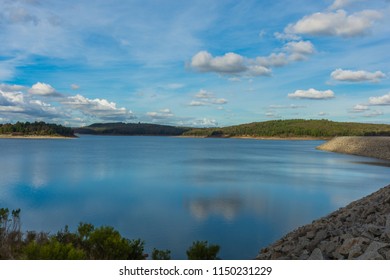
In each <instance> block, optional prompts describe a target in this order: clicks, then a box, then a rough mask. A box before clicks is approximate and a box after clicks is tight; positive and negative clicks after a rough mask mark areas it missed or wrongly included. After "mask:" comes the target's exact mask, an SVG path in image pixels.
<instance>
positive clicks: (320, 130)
mask: <svg viewBox="0 0 390 280" xmlns="http://www.w3.org/2000/svg"><path fill="white" fill-rule="evenodd" d="M184 135H187V136H203V137H245V136H247V137H282V138H283V137H286V138H287V137H316V138H330V137H335V136H390V125H385V124H366V123H351V122H333V121H328V120H301V119H296V120H274V121H266V122H255V123H249V124H242V125H236V126H229V127H223V128H204V129H192V130H190V131H187V132H185V133H184Z"/></svg>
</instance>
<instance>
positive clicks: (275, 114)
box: [265, 112, 280, 118]
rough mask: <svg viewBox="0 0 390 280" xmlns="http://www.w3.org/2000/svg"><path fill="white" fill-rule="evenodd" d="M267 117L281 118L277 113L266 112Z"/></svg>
mask: <svg viewBox="0 0 390 280" xmlns="http://www.w3.org/2000/svg"><path fill="white" fill-rule="evenodd" d="M265 116H266V117H267V118H280V116H279V115H278V114H277V113H276V112H266V113H265Z"/></svg>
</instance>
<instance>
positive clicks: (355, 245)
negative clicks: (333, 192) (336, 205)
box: [256, 137, 390, 260]
mask: <svg viewBox="0 0 390 280" xmlns="http://www.w3.org/2000/svg"><path fill="white" fill-rule="evenodd" d="M318 149H321V150H326V151H331V152H339V153H346V154H354V155H360V156H368V157H375V158H379V159H385V160H390V137H337V138H334V139H332V140H330V141H328V142H326V143H325V144H323V145H321V146H319V147H318ZM256 258H257V259H268V260H269V259H271V260H278V259H303V260H322V259H338V260H343V259H358V260H359V259H361V260H383V259H386V260H390V185H389V186H387V187H384V188H382V189H380V190H379V191H377V192H375V193H373V194H371V195H369V196H367V197H364V198H362V199H360V200H357V201H355V202H352V203H351V204H349V205H348V206H346V207H344V208H340V209H339V210H337V211H335V212H333V213H331V214H329V215H328V216H326V217H324V218H321V219H318V220H316V221H314V222H313V223H311V224H309V225H305V226H303V227H300V228H298V229H296V230H294V231H292V232H291V233H289V234H287V235H286V236H284V237H283V238H282V239H280V240H279V241H277V242H275V243H274V244H272V245H270V246H269V247H267V248H264V249H262V250H261V251H260V253H259V255H258V256H257V257H256Z"/></svg>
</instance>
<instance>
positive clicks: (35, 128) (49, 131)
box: [0, 121, 74, 137]
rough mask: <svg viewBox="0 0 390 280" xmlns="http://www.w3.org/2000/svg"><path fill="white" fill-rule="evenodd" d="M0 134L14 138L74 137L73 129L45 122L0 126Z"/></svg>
mask: <svg viewBox="0 0 390 280" xmlns="http://www.w3.org/2000/svg"><path fill="white" fill-rule="evenodd" d="M0 134H8V135H14V136H66V137H74V132H73V129H71V128H69V127H65V126H62V125H58V124H51V123H45V122H37V121H36V122H32V123H30V122H17V123H15V124H11V123H6V124H0Z"/></svg>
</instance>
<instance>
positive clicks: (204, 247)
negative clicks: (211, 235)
mask: <svg viewBox="0 0 390 280" xmlns="http://www.w3.org/2000/svg"><path fill="white" fill-rule="evenodd" d="M219 249H220V248H219V246H218V245H212V244H210V245H208V242H207V241H196V242H194V243H192V246H191V247H190V248H189V249H188V250H187V257H188V259H189V260H218V259H219V258H218V256H217V254H218V252H219Z"/></svg>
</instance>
